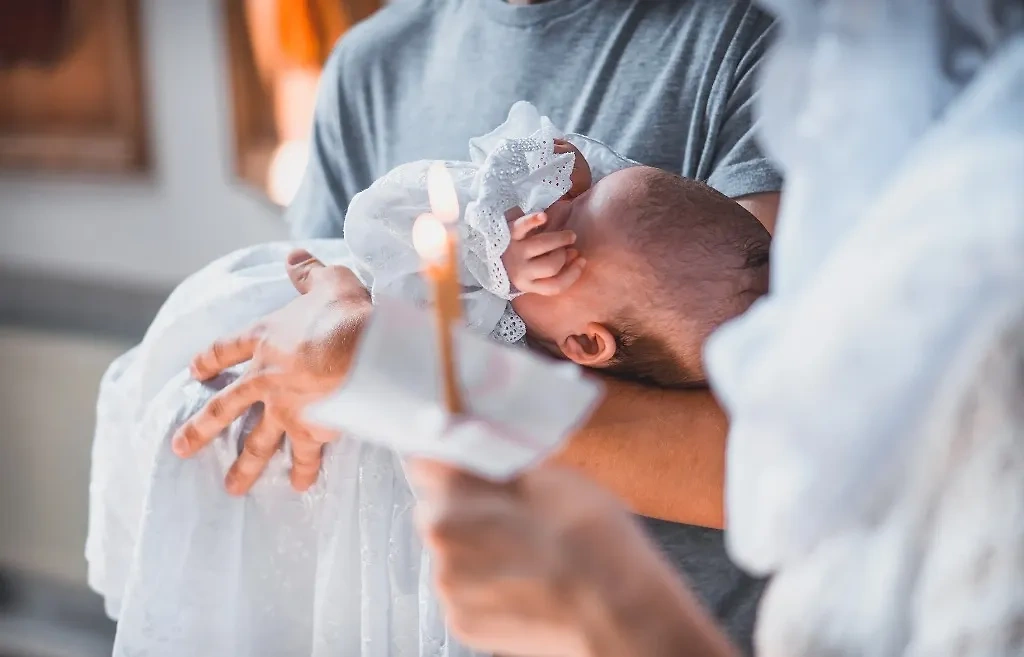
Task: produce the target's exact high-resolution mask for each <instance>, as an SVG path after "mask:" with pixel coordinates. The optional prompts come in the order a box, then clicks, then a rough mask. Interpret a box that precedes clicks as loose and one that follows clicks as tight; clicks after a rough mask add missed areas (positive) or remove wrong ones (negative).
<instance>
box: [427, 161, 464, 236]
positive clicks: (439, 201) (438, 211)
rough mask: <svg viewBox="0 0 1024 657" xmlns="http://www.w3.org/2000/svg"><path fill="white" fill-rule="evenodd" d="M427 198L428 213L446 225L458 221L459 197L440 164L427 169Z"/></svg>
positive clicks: (442, 165) (445, 169)
mask: <svg viewBox="0 0 1024 657" xmlns="http://www.w3.org/2000/svg"><path fill="white" fill-rule="evenodd" d="M427 198H428V199H429V200H430V212H431V214H433V215H434V216H435V217H437V218H438V219H440V220H441V221H443V222H445V223H446V224H452V223H455V222H456V221H458V220H459V196H458V194H457V193H456V191H455V183H454V182H452V177H451V175H450V174H449V173H448V169H447V167H445V165H444V163H442V162H434V163H433V164H431V165H430V168H429V169H427Z"/></svg>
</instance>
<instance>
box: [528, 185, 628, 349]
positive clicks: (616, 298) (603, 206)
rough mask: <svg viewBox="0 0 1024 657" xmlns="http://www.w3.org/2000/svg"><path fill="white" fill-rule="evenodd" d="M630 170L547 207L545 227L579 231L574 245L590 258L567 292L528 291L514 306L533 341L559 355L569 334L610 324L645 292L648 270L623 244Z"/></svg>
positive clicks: (551, 229)
mask: <svg viewBox="0 0 1024 657" xmlns="http://www.w3.org/2000/svg"><path fill="white" fill-rule="evenodd" d="M630 171H631V170H630V169H625V170H623V171H619V172H616V173H614V174H611V175H609V176H607V177H606V178H604V179H602V180H601V181H600V182H598V183H597V184H595V185H594V186H593V187H591V188H590V189H589V190H588V191H586V192H584V193H583V194H581V195H580V196H578V197H576V198H573V199H563V200H560V201H558V202H556V203H555V204H554V205H552V206H551V207H550V208H549V209H548V210H547V215H548V222H547V224H546V225H545V227H544V230H545V231H558V230H572V231H574V232H575V233H576V243H575V244H574V246H575V248H576V249H577V250H579V252H580V255H581V256H582V257H583V258H586V261H587V264H586V267H585V268H584V269H583V274H582V275H581V276H580V278H579V280H578V281H577V282H576V283H574V284H573V285H572V286H571V287H570V288H569V289H568V290H566V291H565V292H563V293H562V294H559V295H556V296H541V295H538V294H524V295H522V296H520V297H518V298H516V299H515V300H513V302H512V306H513V307H514V308H515V311H516V312H517V313H518V314H519V316H520V317H522V319H523V321H524V322H525V323H526V326H527V335H528V336H529V337H530V338H531V340H532V341H533V342H535V343H537V344H539V345H541V346H543V347H544V348H545V349H547V350H548V351H551V352H552V353H554V354H556V355H557V354H560V353H561V348H560V346H561V345H562V343H563V342H564V341H565V340H566V339H567V338H568V337H570V336H573V335H582V334H585V333H587V330H588V327H589V326H590V325H592V324H594V323H597V324H603V325H610V324H611V323H612V322H614V321H615V320H616V319H618V318H619V316H620V315H621V311H622V309H623V308H624V307H626V306H627V305H628V303H629V300H630V299H631V295H635V294H637V293H640V294H643V293H644V291H645V290H643V289H641V288H643V287H644V286H643V285H642V284H640V283H642V281H641V279H642V274H641V271H643V270H642V269H640V268H639V267H638V266H637V265H638V263H635V262H634V261H633V257H632V255H631V254H630V253H629V250H628V249H624V248H623V244H624V242H623V238H624V236H625V234H626V231H627V230H628V225H629V224H630V223H631V222H632V217H633V210H632V208H631V207H630V203H629V189H630V187H631V184H630V179H631V176H630V175H629V172H630ZM638 284H639V285H638Z"/></svg>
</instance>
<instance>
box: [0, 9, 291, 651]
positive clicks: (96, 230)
mask: <svg viewBox="0 0 1024 657" xmlns="http://www.w3.org/2000/svg"><path fill="white" fill-rule="evenodd" d="M142 4H143V15H142V44H143V55H144V71H145V77H144V88H145V93H146V103H147V112H148V118H149V124H148V130H149V134H150V139H151V142H150V144H151V153H152V161H153V166H154V171H153V173H152V175H151V176H150V177H149V178H148V179H145V180H134V181H123V180H113V179H90V178H89V177H87V176H78V177H62V178H56V179H55V178H52V177H32V176H27V175H14V174H0V279H4V278H6V280H0V311H4V310H6V314H5V313H4V312H0V324H2V323H3V322H4V321H6V325H0V571H2V569H3V568H10V567H15V568H20V569H27V570H30V571H32V572H35V573H38V574H42V575H47V576H52V577H54V578H57V579H61V580H65V581H70V582H74V583H79V584H81V583H84V581H85V564H84V561H83V557H82V552H83V546H84V540H85V526H86V516H85V513H86V508H87V507H86V496H87V489H88V469H89V444H90V442H91V438H92V428H93V423H94V417H93V404H94V403H95V395H96V387H97V383H98V379H99V376H100V374H101V373H102V371H103V369H104V368H105V367H106V365H107V364H108V363H109V361H110V360H111V359H112V358H113V357H114V356H115V355H116V354H117V353H119V352H121V351H123V350H125V349H126V348H127V347H128V346H130V343H131V342H132V341H133V340H134V339H136V337H135V336H136V330H137V329H136V328H134V327H135V326H139V324H134V325H133V328H131V330H127V331H126V330H124V328H125V327H124V326H122V325H120V324H121V320H119V319H118V316H119V315H118V312H119V311H120V310H125V311H128V312H129V314H130V312H132V311H135V312H138V308H139V306H141V305H146V304H143V303H142V302H140V301H138V299H139V298H140V297H139V295H138V294H135V295H134V296H132V295H126V294H121V293H120V291H119V290H120V286H122V285H126V284H127V285H129V286H131V287H132V288H139V287H142V288H145V289H148V290H152V294H151V295H150V297H151V299H152V300H155V301H151V302H150V304H149V305H146V307H145V309H144V312H145V313H148V312H150V311H151V310H152V309H153V308H155V306H154V305H153V303H158V302H159V299H160V297H161V295H163V294H164V293H165V292H166V291H167V290H169V289H170V288H171V287H172V286H173V285H174V284H175V283H176V282H177V281H179V280H180V279H181V278H182V277H183V276H185V275H186V274H188V273H190V272H192V271H194V270H195V269H197V268H198V267H200V266H201V265H203V264H205V263H206V262H208V261H210V260H211V259H213V258H215V257H216V256H218V255H220V254H222V253H226V252H228V251H230V250H232V249H234V248H236V247H239V246H242V245H245V244H250V243H254V242H259V241H266V240H272V239H278V238H281V237H283V236H285V234H286V229H285V226H284V224H283V223H282V222H281V220H280V219H279V212H278V211H277V210H275V209H273V208H272V207H271V206H270V205H269V204H268V203H267V202H265V201H263V200H262V199H260V198H258V197H257V195H256V194H255V193H253V192H250V191H249V190H247V189H246V188H244V187H242V186H241V185H239V184H238V183H236V182H235V181H234V179H233V174H232V171H231V169H232V161H231V135H230V133H229V129H230V126H229V116H230V111H229V110H230V108H229V107H228V98H229V97H230V94H229V90H228V80H227V68H226V43H225V42H224V38H223V30H222V23H221V19H222V16H221V12H220V3H219V1H218V0H143V3H142ZM37 277H38V278H39V279H40V280H43V279H45V280H46V284H45V285H42V286H41V287H39V288H38V289H40V290H48V292H46V294H43V293H38V294H37V293H36V292H35V290H36V289H37V288H36V287H35V285H34V281H35V279H36V278H37ZM64 283H67V284H68V286H65V287H62V286H63V285H64ZM5 285H6V291H5ZM76 286H77V287H76ZM61 289H62V290H64V291H63V292H62V293H59V290H61ZM26 290H27V291H26ZM55 290H57V292H54V291H55ZM12 292H15V293H17V294H12ZM51 292H53V294H52V296H49V295H50V294H51ZM97 292H99V293H100V294H99V295H98V296H96V297H95V298H96V299H104V300H106V301H104V303H107V302H110V301H111V300H114V301H113V302H112V305H111V306H110V307H109V308H107V307H105V306H104V307H98V306H103V304H99V303H98V302H96V301H93V298H94V297H92V296H90V295H93V294H95V293H97ZM18 294H21V295H22V297H24V296H26V295H27V296H29V297H39V298H45V299H46V300H47V303H48V304H49V305H50V306H51V307H53V310H54V312H53V313H52V317H50V318H49V320H48V321H47V322H45V323H44V324H45V326H43V325H41V324H39V323H38V322H34V321H32V320H31V317H30V319H29V321H14V322H12V321H11V320H10V318H11V317H12V316H13V317H16V318H17V317H18V316H19V312H21V311H19V310H18V308H17V307H15V308H14V310H13V311H12V310H11V305H12V304H14V305H15V306H17V303H19V302H18V300H17V299H16V298H15V297H17V295H18ZM12 299H13V301H12ZM23 301H24V298H22V302H23ZM5 304H6V307H5ZM76 304H78V305H77V306H76ZM118 304H120V305H121V306H128V307H127V308H120V307H119V306H118ZM76 308H77V309H76ZM89 309H92V310H93V313H92V316H91V319H90V321H88V322H83V321H80V319H79V318H77V316H76V315H75V313H81V312H85V311H86V310H89ZM21 314H22V315H24V312H21ZM30 315H31V313H30ZM146 316H147V315H144V316H143V318H142V320H143V321H144V320H145V318H146ZM4 317H7V320H4ZM104 322H105V323H104ZM0 652H3V651H2V650H0Z"/></svg>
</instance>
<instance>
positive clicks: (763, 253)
mask: <svg viewBox="0 0 1024 657" xmlns="http://www.w3.org/2000/svg"><path fill="white" fill-rule="evenodd" d="M547 214H548V222H547V225H546V226H545V229H546V230H565V229H568V230H573V231H575V232H576V235H577V239H576V244H575V248H576V249H578V250H579V252H580V254H581V255H582V257H584V258H586V261H587V264H586V267H585V268H584V270H583V274H582V276H581V277H580V279H579V280H578V281H577V282H576V283H575V284H573V285H572V287H570V288H569V289H568V290H567V291H566V292H564V293H562V294H560V295H557V296H551V297H545V296H540V295H536V294H524V295H522V296H520V297H518V298H517V299H515V300H514V301H513V302H512V305H513V307H514V308H515V310H516V312H517V313H518V314H519V315H520V317H522V318H523V321H524V322H525V323H526V325H527V336H528V338H529V339H530V340H531V341H532V342H533V343H534V344H537V345H539V346H542V347H544V348H545V349H546V350H548V351H550V352H552V353H555V354H557V355H560V356H563V357H565V358H568V359H569V360H572V361H575V362H576V363H579V364H580V365H583V366H586V367H594V368H601V369H604V370H606V371H608V372H609V373H610V374H613V375H615V376H619V377H621V378H625V379H630V380H635V381H642V382H645V383H651V384H654V385H658V386H662V387H671V388H680V387H690V386H700V385H704V384H705V377H704V368H703V361H702V358H701V352H702V350H703V346H704V342H705V340H706V339H707V337H708V336H709V335H710V334H711V332H712V331H713V330H714V329H715V328H717V327H718V326H719V325H720V324H722V323H723V322H725V321H726V320H728V319H731V318H733V317H736V316H737V315H739V314H740V313H742V312H744V311H745V310H746V309H747V308H748V307H749V306H750V304H751V303H753V301H754V300H755V299H757V298H758V297H759V296H761V295H762V294H764V293H765V292H767V289H768V247H769V243H770V239H771V238H770V236H769V235H768V232H767V231H766V230H765V229H764V227H763V226H762V225H761V224H760V222H758V220H757V219H756V218H755V217H754V216H753V215H751V214H750V213H749V212H747V211H746V210H744V209H743V208H742V207H740V206H739V205H738V204H737V203H736V202H735V201H732V200H731V199H729V198H728V197H726V196H723V195H722V194H720V193H718V192H717V191H715V190H713V189H711V188H710V187H708V186H707V185H705V184H703V183H700V182H697V181H694V180H688V179H685V178H680V177H679V176H675V175H672V174H670V173H666V172H664V171H661V170H659V169H653V168H650V167H633V168H629V169H624V170H622V171H618V172H616V173H614V174H611V175H609V176H608V177H606V178H604V179H603V180H601V181H600V182H599V183H597V184H596V185H594V186H593V187H592V188H591V189H590V190H589V191H587V192H585V193H583V194H581V195H580V196H579V197H577V198H574V199H571V200H563V201H559V202H558V203H556V204H555V205H553V206H552V207H551V208H550V209H549V210H548V212H547Z"/></svg>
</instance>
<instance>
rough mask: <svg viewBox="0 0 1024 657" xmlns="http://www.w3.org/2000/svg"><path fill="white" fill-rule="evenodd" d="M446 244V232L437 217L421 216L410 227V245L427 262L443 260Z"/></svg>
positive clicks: (430, 215)
mask: <svg viewBox="0 0 1024 657" xmlns="http://www.w3.org/2000/svg"><path fill="white" fill-rule="evenodd" d="M447 243H448V231H447V229H446V228H445V227H444V224H442V223H441V222H440V221H438V219H437V217H435V216H434V215H432V214H421V215H420V216H419V217H417V218H416V223H414V224H413V225H412V245H413V248H415V249H416V253H418V254H420V257H421V258H423V259H424V260H426V261H428V262H439V261H441V260H443V259H444V257H445V251H446V247H447Z"/></svg>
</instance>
